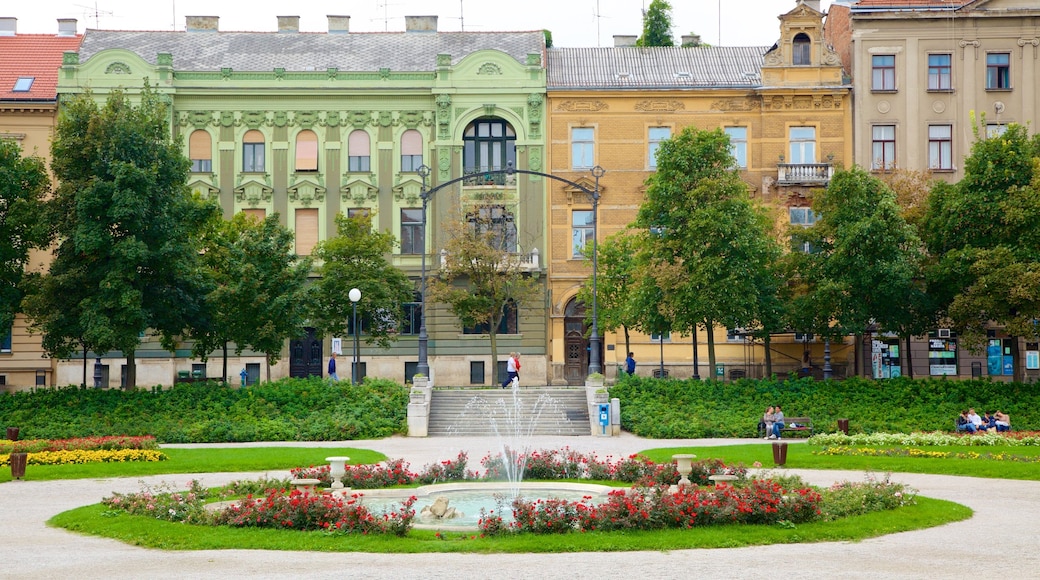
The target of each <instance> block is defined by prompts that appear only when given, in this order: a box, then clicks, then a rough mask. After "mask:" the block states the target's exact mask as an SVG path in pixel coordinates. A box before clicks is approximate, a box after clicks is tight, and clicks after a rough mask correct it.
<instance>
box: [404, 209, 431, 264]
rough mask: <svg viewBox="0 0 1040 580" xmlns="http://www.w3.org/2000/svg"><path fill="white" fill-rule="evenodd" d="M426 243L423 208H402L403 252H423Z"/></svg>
mask: <svg viewBox="0 0 1040 580" xmlns="http://www.w3.org/2000/svg"><path fill="white" fill-rule="evenodd" d="M424 245H425V237H424V236H423V224H422V208H413V207H406V208H401V253H402V254H422V253H423V246H424Z"/></svg>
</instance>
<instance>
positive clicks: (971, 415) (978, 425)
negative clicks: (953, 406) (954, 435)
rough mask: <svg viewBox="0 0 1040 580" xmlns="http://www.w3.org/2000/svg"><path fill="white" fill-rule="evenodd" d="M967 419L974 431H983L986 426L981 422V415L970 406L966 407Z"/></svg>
mask: <svg viewBox="0 0 1040 580" xmlns="http://www.w3.org/2000/svg"><path fill="white" fill-rule="evenodd" d="M968 420H969V421H971V424H972V425H974V426H975V431H985V430H986V429H987V428H988V427H986V425H985V424H984V423H983V422H982V417H979V414H978V413H976V412H975V408H974V407H971V408H969V409H968Z"/></svg>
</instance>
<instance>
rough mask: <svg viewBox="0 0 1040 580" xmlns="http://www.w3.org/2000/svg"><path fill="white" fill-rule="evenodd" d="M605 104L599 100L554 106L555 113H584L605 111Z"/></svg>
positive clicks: (567, 102)
mask: <svg viewBox="0 0 1040 580" xmlns="http://www.w3.org/2000/svg"><path fill="white" fill-rule="evenodd" d="M607 108H608V107H607V103H605V102H603V101H600V100H591V99H590V100H580V101H575V100H571V101H563V102H561V103H560V104H559V105H556V110H557V111H568V112H574V113H577V112H584V111H604V110H606V109H607Z"/></svg>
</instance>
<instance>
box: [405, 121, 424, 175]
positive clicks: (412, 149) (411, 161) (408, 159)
mask: <svg viewBox="0 0 1040 580" xmlns="http://www.w3.org/2000/svg"><path fill="white" fill-rule="evenodd" d="M420 165H422V135H420V134H419V132H418V131H416V130H415V129H409V130H407V131H405V132H404V134H403V135H401V171H418V170H419V166H420Z"/></svg>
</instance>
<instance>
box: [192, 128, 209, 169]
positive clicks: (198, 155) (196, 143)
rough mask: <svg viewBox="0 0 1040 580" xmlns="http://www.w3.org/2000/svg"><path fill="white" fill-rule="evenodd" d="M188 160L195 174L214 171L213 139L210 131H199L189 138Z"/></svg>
mask: <svg viewBox="0 0 1040 580" xmlns="http://www.w3.org/2000/svg"><path fill="white" fill-rule="evenodd" d="M188 159H190V160H191V171H192V172H193V173H209V172H211V171H213V139H212V137H210V134H209V132H208V131H204V130H202V129H198V130H196V131H193V132H192V133H191V136H190V137H188Z"/></svg>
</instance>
